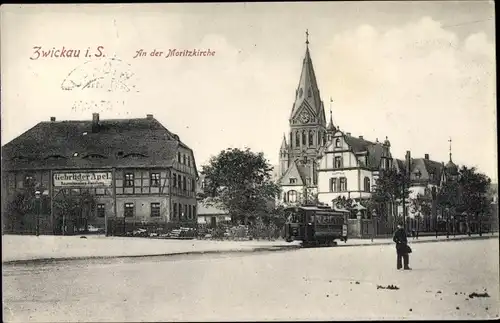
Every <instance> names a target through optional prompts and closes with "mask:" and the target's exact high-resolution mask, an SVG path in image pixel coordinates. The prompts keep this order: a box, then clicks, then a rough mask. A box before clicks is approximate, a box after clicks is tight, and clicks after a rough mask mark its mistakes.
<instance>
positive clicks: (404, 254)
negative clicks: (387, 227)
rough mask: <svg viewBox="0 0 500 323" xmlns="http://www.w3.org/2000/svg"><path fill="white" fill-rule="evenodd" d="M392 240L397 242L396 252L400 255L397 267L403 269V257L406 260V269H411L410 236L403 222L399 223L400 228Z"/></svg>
mask: <svg viewBox="0 0 500 323" xmlns="http://www.w3.org/2000/svg"><path fill="white" fill-rule="evenodd" d="M392 240H393V241H394V242H395V243H396V253H397V257H398V261H397V268H398V270H399V269H401V268H402V267H403V266H402V264H401V259H402V260H403V262H404V270H411V268H410V267H409V262H410V256H409V254H408V253H409V250H410V248H409V246H408V238H407V236H406V232H405V229H403V226H402V225H401V224H398V228H397V230H396V232H394V237H393V238H392Z"/></svg>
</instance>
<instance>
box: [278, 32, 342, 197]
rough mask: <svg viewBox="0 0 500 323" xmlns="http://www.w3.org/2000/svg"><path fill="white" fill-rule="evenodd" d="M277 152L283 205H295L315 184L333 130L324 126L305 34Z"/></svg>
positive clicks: (307, 39) (314, 188) (331, 127)
mask: <svg viewBox="0 0 500 323" xmlns="http://www.w3.org/2000/svg"><path fill="white" fill-rule="evenodd" d="M288 122H289V132H288V133H287V134H283V140H282V143H281V147H280V152H279V171H278V176H279V184H280V186H281V187H282V188H283V194H284V196H283V199H284V200H285V201H291V202H293V201H298V200H299V199H301V196H302V197H303V196H304V194H308V193H307V192H310V193H314V192H315V191H316V187H317V184H318V171H317V169H318V157H319V154H320V152H321V150H322V148H323V147H324V146H325V144H326V142H327V138H328V136H331V135H332V131H334V129H335V127H334V126H333V123H332V117H331V114H330V123H329V124H328V126H327V124H326V115H325V107H324V104H323V101H322V99H321V94H320V91H319V88H318V83H317V80H316V74H315V72H314V66H313V62H312V59H311V53H310V51H309V33H308V32H307V31H306V50H305V54H304V58H303V60H302V70H301V73H300V78H299V82H298V85H297V88H296V90H295V97H294V102H293V106H292V110H291V113H290V117H289V119H288Z"/></svg>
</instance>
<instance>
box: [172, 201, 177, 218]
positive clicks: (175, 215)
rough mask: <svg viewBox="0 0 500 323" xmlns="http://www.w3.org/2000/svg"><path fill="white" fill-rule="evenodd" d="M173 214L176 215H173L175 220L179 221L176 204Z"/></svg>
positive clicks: (175, 204)
mask: <svg viewBox="0 0 500 323" xmlns="http://www.w3.org/2000/svg"><path fill="white" fill-rule="evenodd" d="M173 213H174V214H173V218H174V219H177V214H178V213H177V203H174V212H173Z"/></svg>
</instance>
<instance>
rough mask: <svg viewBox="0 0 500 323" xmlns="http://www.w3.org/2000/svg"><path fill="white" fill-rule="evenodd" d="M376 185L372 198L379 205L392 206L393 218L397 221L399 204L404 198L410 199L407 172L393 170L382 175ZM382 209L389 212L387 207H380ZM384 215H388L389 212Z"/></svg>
mask: <svg viewBox="0 0 500 323" xmlns="http://www.w3.org/2000/svg"><path fill="white" fill-rule="evenodd" d="M376 184H377V185H376V187H375V191H374V192H373V195H372V198H373V199H374V201H375V202H377V203H381V204H385V205H390V206H391V209H392V210H393V218H394V219H396V218H397V205H398V203H400V201H401V200H402V199H403V198H405V199H407V198H408V197H409V187H410V177H409V176H408V175H407V174H406V173H405V172H398V171H397V170H396V169H394V168H391V169H388V170H385V171H384V172H382V173H381V174H380V177H379V178H378V179H377V182H376ZM380 209H384V211H387V207H380ZM384 213H385V214H387V215H388V213H389V212H384ZM384 213H382V214H384Z"/></svg>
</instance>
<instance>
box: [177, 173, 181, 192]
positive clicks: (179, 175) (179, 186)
mask: <svg viewBox="0 0 500 323" xmlns="http://www.w3.org/2000/svg"><path fill="white" fill-rule="evenodd" d="M177 185H178V186H177V187H178V188H180V189H182V176H181V174H177Z"/></svg>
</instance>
